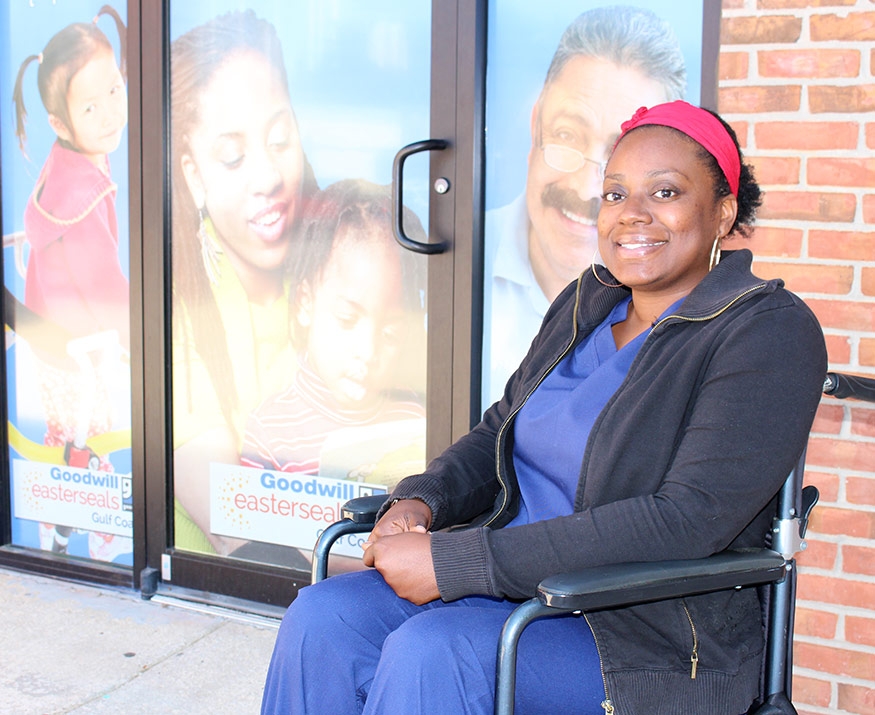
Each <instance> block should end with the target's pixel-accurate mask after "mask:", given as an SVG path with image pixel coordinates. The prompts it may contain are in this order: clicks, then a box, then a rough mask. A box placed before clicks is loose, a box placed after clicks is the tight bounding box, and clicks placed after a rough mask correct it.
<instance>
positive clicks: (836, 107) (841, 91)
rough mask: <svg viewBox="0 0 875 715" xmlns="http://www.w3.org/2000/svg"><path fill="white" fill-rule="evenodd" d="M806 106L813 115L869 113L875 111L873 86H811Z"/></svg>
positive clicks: (874, 88) (874, 86)
mask: <svg viewBox="0 0 875 715" xmlns="http://www.w3.org/2000/svg"><path fill="white" fill-rule="evenodd" d="M808 106H809V109H810V110H811V112H812V113H814V114H819V113H821V112H837V113H841V114H847V113H851V112H871V111H873V110H875V84H855V85H849V86H845V87H831V86H812V87H809V88H808ZM757 111H759V110H757ZM775 111H777V110H775Z"/></svg>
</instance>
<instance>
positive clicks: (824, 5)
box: [706, 0, 875, 715]
mask: <svg viewBox="0 0 875 715" xmlns="http://www.w3.org/2000/svg"><path fill="white" fill-rule="evenodd" d="M706 1H710V0H706ZM873 68H875V2H873V0H724V2H723V17H722V30H721V55H720V71H719V73H720V91H719V109H720V112H721V114H723V116H724V117H726V118H727V119H728V120H729V121H730V122H731V123H732V125H733V127H734V128H735V129H736V131H737V132H738V136H739V139H740V140H741V142H742V146H743V149H744V151H745V153H746V155H747V157H748V159H749V160H750V161H751V163H752V164H753V165H754V167H755V169H756V175H757V178H758V180H759V181H760V183H761V185H762V186H763V188H764V189H765V190H766V196H765V201H764V204H763V208H762V211H761V213H760V221H759V228H758V229H757V231H756V233H755V234H754V236H753V237H752V239H751V242H752V243H751V248H752V249H753V251H754V253H755V254H756V256H757V264H756V272H757V273H758V274H759V275H761V276H763V277H767V278H768V277H773V276H781V277H783V278H784V279H785V280H786V282H787V284H788V286H789V287H790V289H791V290H794V291H795V292H797V293H799V294H800V295H801V296H802V297H803V298H805V300H806V302H808V304H809V305H810V306H811V307H812V309H813V310H814V312H815V313H816V314H817V316H818V318H819V319H820V322H821V324H822V326H823V329H824V333H825V334H826V340H827V347H828V350H829V360H830V367H831V369H835V370H839V371H847V372H854V373H859V374H867V375H873V376H875V77H873ZM806 481H807V482H810V483H813V484H816V485H817V486H818V488H819V489H820V493H821V502H820V505H819V506H818V507H817V508H816V509H815V512H814V516H813V519H812V524H811V527H810V530H809V540H808V541H809V548H808V550H807V551H806V552H805V553H804V554H803V555H802V556H801V557H800V559H799V600H798V606H797V609H798V610H797V623H796V640H795V669H794V701H795V703H796V706H797V708H798V709H799V712H800V713H805V714H807V715H813V714H814V713H859V714H861V715H862V714H864V713H865V714H866V715H872V714H873V713H875V404H868V403H862V402H851V401H848V402H841V401H839V400H835V399H832V398H824V400H823V401H822V403H821V407H820V410H819V412H818V415H817V419H816V421H815V425H814V429H813V432H812V437H811V441H810V444H809V452H808V468H807V470H806Z"/></svg>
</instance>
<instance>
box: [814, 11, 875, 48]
mask: <svg viewBox="0 0 875 715" xmlns="http://www.w3.org/2000/svg"><path fill="white" fill-rule="evenodd" d="M810 31H811V39H812V40H814V41H815V42H821V41H824V40H847V41H849V42H866V41H871V40H875V12H851V13H848V14H847V15H812V16H811V28H810Z"/></svg>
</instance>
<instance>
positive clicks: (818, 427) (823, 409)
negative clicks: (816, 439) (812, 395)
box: [811, 398, 845, 434]
mask: <svg viewBox="0 0 875 715" xmlns="http://www.w3.org/2000/svg"><path fill="white" fill-rule="evenodd" d="M844 418H845V408H844V406H843V405H841V404H840V403H837V402H836V400H835V398H825V399H824V401H823V402H821V403H820V407H818V408H817V414H816V415H815V416H814V424H813V425H812V426H811V431H812V432H817V433H818V434H838V433H839V432H840V431H841V429H842V422H843V421H844Z"/></svg>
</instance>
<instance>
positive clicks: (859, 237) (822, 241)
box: [808, 229, 875, 261]
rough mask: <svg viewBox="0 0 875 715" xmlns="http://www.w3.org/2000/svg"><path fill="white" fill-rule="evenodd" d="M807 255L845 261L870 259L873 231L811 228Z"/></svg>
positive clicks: (874, 245)
mask: <svg viewBox="0 0 875 715" xmlns="http://www.w3.org/2000/svg"><path fill="white" fill-rule="evenodd" d="M808 255H809V256H812V257H814V258H836V259H842V260H846V261H871V260H872V258H873V256H875V232H873V231H869V232H863V231H823V230H818V229H811V231H810V232H809V234H808Z"/></svg>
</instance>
